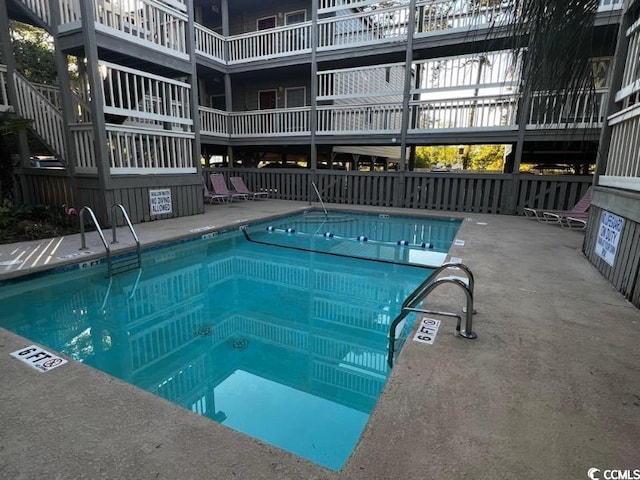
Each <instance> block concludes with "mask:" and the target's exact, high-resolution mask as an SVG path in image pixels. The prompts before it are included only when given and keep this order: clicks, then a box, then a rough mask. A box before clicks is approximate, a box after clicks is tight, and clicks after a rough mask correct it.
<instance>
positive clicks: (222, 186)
mask: <svg viewBox="0 0 640 480" xmlns="http://www.w3.org/2000/svg"><path fill="white" fill-rule="evenodd" d="M209 177H210V178H211V188H212V189H213V193H215V194H216V195H222V196H224V197H226V198H227V201H229V202H231V201H233V200H248V199H249V195H247V194H246V193H238V192H232V191H231V190H229V188H227V182H225V180H224V176H223V175H221V174H219V173H212V174H211V175H210V176H209Z"/></svg>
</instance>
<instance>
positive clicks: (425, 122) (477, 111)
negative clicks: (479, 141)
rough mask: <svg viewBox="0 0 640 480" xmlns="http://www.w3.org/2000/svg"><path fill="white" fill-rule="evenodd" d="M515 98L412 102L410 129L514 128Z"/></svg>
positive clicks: (484, 97) (513, 96)
mask: <svg viewBox="0 0 640 480" xmlns="http://www.w3.org/2000/svg"><path fill="white" fill-rule="evenodd" d="M517 102H518V96H517V95H511V96H498V97H486V96H483V97H480V96H478V97H467V98H456V99H448V100H421V101H418V102H411V112H412V120H411V123H410V124H411V125H412V127H411V130H413V131H425V130H439V129H467V128H486V129H489V128H503V129H511V130H512V129H515V128H516V107H517Z"/></svg>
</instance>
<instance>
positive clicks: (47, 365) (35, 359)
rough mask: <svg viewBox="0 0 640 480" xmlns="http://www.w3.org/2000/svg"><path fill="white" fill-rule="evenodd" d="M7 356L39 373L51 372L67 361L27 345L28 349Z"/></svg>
mask: <svg viewBox="0 0 640 480" xmlns="http://www.w3.org/2000/svg"><path fill="white" fill-rule="evenodd" d="M9 355H11V356H12V357H14V358H17V359H18V360H20V361H21V362H24V363H26V364H27V365H29V366H30V367H31V368H35V369H36V370H38V371H39V372H48V371H49V370H53V369H54V368H56V367H59V366H60V365H64V364H65V363H67V360H65V359H64V358H60V357H58V356H57V355H55V354H53V353H51V352H47V351H46V350H44V349H42V348H40V347H38V346H37V345H29V346H28V347H24V348H21V349H20V350H16V351H15V352H11V353H10V354H9Z"/></svg>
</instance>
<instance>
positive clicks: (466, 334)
mask: <svg viewBox="0 0 640 480" xmlns="http://www.w3.org/2000/svg"><path fill="white" fill-rule="evenodd" d="M451 267H456V268H459V269H461V270H462V271H464V272H465V273H466V274H467V280H468V282H467V283H465V282H464V279H462V278H460V277H444V278H437V275H438V274H439V273H441V272H442V271H444V270H446V269H447V268H451ZM446 283H451V284H453V285H458V286H459V287H460V288H462V290H463V291H464V293H465V296H466V300H467V306H466V307H465V309H464V310H463V312H464V314H465V324H464V330H461V329H460V323H461V320H462V319H461V317H460V316H459V315H456V314H452V313H449V312H435V311H430V310H425V309H420V308H416V307H417V305H418V304H420V303H421V302H422V301H424V300H425V299H426V298H427V296H428V295H429V294H430V293H431V292H432V291H433V290H435V289H436V288H437V287H438V286H440V285H444V284H446ZM473 288H474V278H473V273H471V270H469V267H467V266H466V265H464V264H462V263H446V264H443V265H441V266H440V267H439V268H437V269H436V271H435V272H434V273H433V274H431V275H430V276H429V278H427V279H426V280H425V281H424V282H422V283H421V284H420V285H418V287H417V288H416V289H415V290H414V291H413V292H411V294H410V295H409V296H408V297H407V298H406V300H405V301H404V302H403V303H402V309H401V311H400V313H399V314H398V315H397V316H396V318H395V319H394V320H393V322H391V325H390V326H389V350H388V355H387V363H388V364H389V367H393V356H394V353H395V348H396V339H397V337H396V328H397V327H398V325H399V324H400V322H402V320H404V318H405V317H406V316H407V315H409V313H413V312H422V313H435V314H439V315H445V316H453V317H456V318H457V319H458V324H457V326H456V331H458V333H459V334H460V336H461V337H463V338H468V339H475V338H477V337H478V335H476V333H475V332H474V331H473V314H474V310H473Z"/></svg>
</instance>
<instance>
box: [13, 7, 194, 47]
mask: <svg viewBox="0 0 640 480" xmlns="http://www.w3.org/2000/svg"><path fill="white" fill-rule="evenodd" d="M23 1H25V0H23ZM29 1H30V2H32V3H33V2H34V1H35V0H29ZM35 3H38V4H41V3H42V2H35ZM59 5H60V25H59V27H58V31H59V32H60V33H63V32H68V31H72V30H76V29H78V28H80V25H81V24H80V22H81V20H82V14H81V9H80V2H79V0H59ZM92 7H93V10H94V21H95V29H96V31H97V32H101V33H105V34H107V35H111V36H113V37H116V38H120V39H126V40H128V41H130V42H134V43H137V44H139V45H142V46H145V47H148V48H152V49H154V50H157V51H160V52H162V53H164V54H167V55H172V56H174V57H177V58H180V59H183V60H188V59H189V54H188V53H187V23H188V16H187V14H186V13H185V12H186V8H187V7H186V4H185V3H184V1H182V0H168V1H165V2H159V1H156V0H128V1H127V2H113V1H111V0H94V1H93V5H92ZM40 10H43V12H42V13H40V16H41V17H42V18H45V19H46V23H50V22H49V13H48V8H45V7H44V6H42V7H41V8H40Z"/></svg>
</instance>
